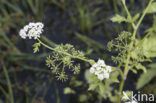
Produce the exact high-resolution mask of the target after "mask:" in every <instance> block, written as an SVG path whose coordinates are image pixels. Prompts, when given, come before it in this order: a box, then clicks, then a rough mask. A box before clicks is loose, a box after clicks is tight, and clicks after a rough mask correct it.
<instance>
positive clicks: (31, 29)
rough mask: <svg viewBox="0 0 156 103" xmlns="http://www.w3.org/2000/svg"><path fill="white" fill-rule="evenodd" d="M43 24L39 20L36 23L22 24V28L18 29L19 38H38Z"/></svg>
mask: <svg viewBox="0 0 156 103" xmlns="http://www.w3.org/2000/svg"><path fill="white" fill-rule="evenodd" d="M43 27H44V24H43V23H41V22H36V23H33V22H31V23H29V24H28V25H26V26H24V28H23V29H21V30H20V32H19V35H20V36H21V38H23V39H26V38H27V37H28V38H29V39H37V38H40V35H41V34H42V32H43Z"/></svg>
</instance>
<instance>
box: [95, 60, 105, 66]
mask: <svg viewBox="0 0 156 103" xmlns="http://www.w3.org/2000/svg"><path fill="white" fill-rule="evenodd" d="M97 63H98V64H99V65H100V66H105V65H106V64H105V62H104V60H101V59H99V60H98V62H97Z"/></svg>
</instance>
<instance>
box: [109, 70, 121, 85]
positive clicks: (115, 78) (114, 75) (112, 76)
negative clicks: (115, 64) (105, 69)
mask: <svg viewBox="0 0 156 103" xmlns="http://www.w3.org/2000/svg"><path fill="white" fill-rule="evenodd" d="M118 76H119V71H114V72H112V73H111V74H110V79H111V81H112V82H116V83H119V80H118Z"/></svg>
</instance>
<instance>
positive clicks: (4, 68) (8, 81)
mask: <svg viewBox="0 0 156 103" xmlns="http://www.w3.org/2000/svg"><path fill="white" fill-rule="evenodd" d="M3 71H4V74H5V77H6V80H7V85H8V90H9V95H10V103H14V96H13V90H12V85H11V81H10V78H9V74H8V71H7V69H6V67H5V65H4V64H3Z"/></svg>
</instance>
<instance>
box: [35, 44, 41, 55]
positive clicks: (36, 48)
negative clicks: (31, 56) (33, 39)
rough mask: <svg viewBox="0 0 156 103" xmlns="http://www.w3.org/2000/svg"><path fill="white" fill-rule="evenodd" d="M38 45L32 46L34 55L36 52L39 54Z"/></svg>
mask: <svg viewBox="0 0 156 103" xmlns="http://www.w3.org/2000/svg"><path fill="white" fill-rule="evenodd" d="M40 45H41V44H40V43H35V44H34V45H33V47H34V49H33V51H34V53H36V52H39V47H40Z"/></svg>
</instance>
